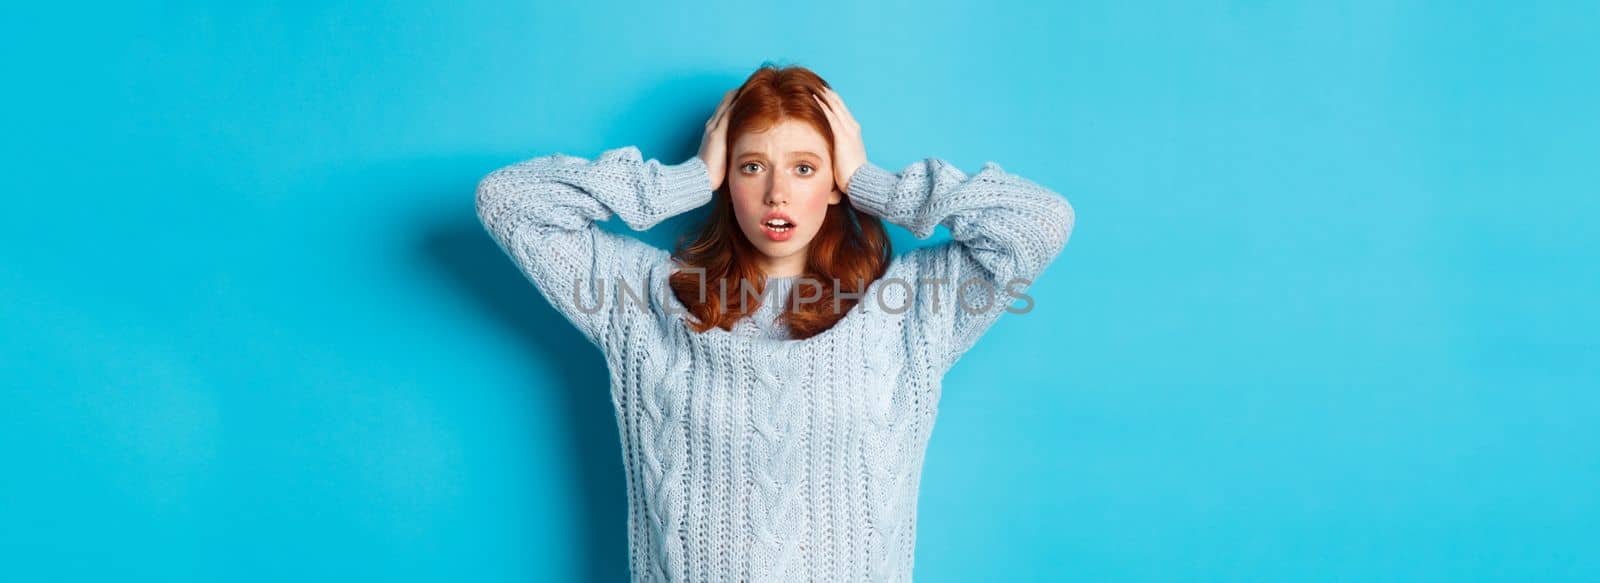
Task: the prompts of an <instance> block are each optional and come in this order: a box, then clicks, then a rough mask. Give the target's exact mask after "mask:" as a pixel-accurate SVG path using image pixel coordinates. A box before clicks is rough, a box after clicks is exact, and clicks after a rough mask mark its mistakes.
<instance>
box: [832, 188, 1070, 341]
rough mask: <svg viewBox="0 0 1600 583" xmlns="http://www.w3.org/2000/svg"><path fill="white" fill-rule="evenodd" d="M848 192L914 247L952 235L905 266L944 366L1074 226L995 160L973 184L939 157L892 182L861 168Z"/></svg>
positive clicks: (1047, 195) (1064, 207)
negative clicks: (941, 230) (944, 231)
mask: <svg viewBox="0 0 1600 583" xmlns="http://www.w3.org/2000/svg"><path fill="white" fill-rule="evenodd" d="M849 192H850V200H851V201H852V203H851V204H852V205H853V206H855V208H857V209H860V210H862V211H863V212H866V213H868V214H871V215H873V216H877V217H880V218H882V219H884V220H886V221H888V222H890V223H894V224H896V225H900V226H902V227H905V228H906V229H907V230H909V231H911V233H912V234H913V235H915V236H916V237H917V238H919V239H927V238H928V237H930V236H932V235H933V232H934V229H935V227H937V226H938V225H944V226H945V227H946V228H948V229H949V230H950V238H951V241H950V242H948V243H945V244H943V245H938V246H934V247H929V248H923V249H917V250H915V251H912V252H911V253H908V254H907V255H906V258H905V259H906V260H909V261H912V262H913V263H914V264H915V265H916V267H917V269H916V270H915V273H916V276H917V278H918V279H919V280H920V281H915V282H906V283H907V284H908V285H910V286H912V287H913V288H914V289H915V290H916V297H917V298H918V304H920V305H921V306H922V307H920V308H919V309H918V311H917V315H918V317H919V318H920V319H921V320H922V321H923V322H922V325H923V326H924V329H925V330H927V332H929V337H930V338H929V339H930V341H931V342H932V344H934V346H933V348H934V349H935V351H936V354H937V355H938V357H939V358H940V359H941V364H942V365H944V366H949V365H951V364H954V363H955V360H956V359H958V358H960V356H961V354H962V353H964V352H966V351H967V350H968V349H969V348H971V347H972V345H973V343H974V342H976V341H977V339H978V337H979V336H980V335H982V334H983V332H984V331H985V330H987V329H988V328H989V327H990V326H991V325H992V324H993V323H994V322H995V320H996V319H998V318H999V316H1000V314H1001V313H1003V312H1004V311H1005V310H1006V307H1007V306H1009V305H1011V304H1012V303H1013V300H1014V299H1015V298H1014V296H1013V295H1012V294H1020V293H1021V292H1022V291H1024V290H1025V289H1026V288H1027V287H1028V286H1029V285H1030V284H1031V283H1032V281H1033V279H1034V278H1035V277H1037V276H1038V275H1039V273H1040V272H1042V271H1043V270H1044V268H1045V266H1047V265H1049V264H1050V262H1051V261H1053V260H1054V259H1055V258H1056V256H1057V255H1059V254H1060V252H1061V249H1062V248H1063V247H1064V246H1066V244H1067V238H1068V237H1070V236H1071V234H1072V227H1073V225H1074V223H1075V222H1076V214H1075V213H1074V212H1073V209H1072V205H1071V204H1069V203H1068V202H1067V199H1066V198H1063V197H1062V196H1061V195H1059V194H1056V193H1055V192H1052V191H1051V190H1049V189H1047V188H1044V187H1043V186H1040V185H1038V184H1036V183H1034V182H1031V181H1029V180H1027V179H1024V178H1022V177H1020V176H1016V175H1014V174H1008V173H1006V172H1005V171H1004V170H1002V169H1001V168H1000V166H999V165H997V164H995V163H993V162H990V163H987V164H985V165H984V167H983V169H982V170H980V171H978V173H976V174H973V175H971V176H968V175H966V174H965V173H963V172H962V171H961V170H959V169H957V168H955V167H954V166H951V165H950V164H948V163H946V162H944V161H943V160H939V159H936V158H928V159H925V160H923V161H921V162H917V163H913V164H911V165H908V166H906V167H905V169H903V170H901V171H900V172H899V173H898V174H894V173H890V172H889V171H887V170H885V169H883V168H881V167H879V166H877V165H875V164H872V163H870V162H865V163H863V164H862V165H861V166H860V167H859V168H858V169H857V170H856V171H855V173H854V174H853V175H852V176H851V178H850V179H849ZM936 291H937V293H936V295H929V294H935V292H936ZM963 296H966V297H967V299H966V302H965V303H963V302H961V301H960V298H961V297H963ZM980 308H982V309H980Z"/></svg>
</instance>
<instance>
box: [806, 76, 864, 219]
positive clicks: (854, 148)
mask: <svg viewBox="0 0 1600 583" xmlns="http://www.w3.org/2000/svg"><path fill="white" fill-rule="evenodd" d="M812 97H815V98H816V100H817V103H818V104H819V105H821V106H822V112H823V113H824V114H825V115H827V116H828V125H830V126H832V127H833V179H834V182H835V183H837V184H838V185H839V192H844V193H849V192H850V176H851V175H853V174H855V172H856V170H857V169H859V168H861V166H862V165H863V164H866V163H867V146H866V144H864V143H862V141H861V124H859V123H856V118H855V116H852V115H850V110H849V109H847V108H845V106H844V100H843V99H840V98H839V94H838V93H835V92H834V91H833V89H829V88H823V90H822V94H820V95H816V94H813V95H812Z"/></svg>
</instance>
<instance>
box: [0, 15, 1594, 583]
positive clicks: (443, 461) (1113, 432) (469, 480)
mask: <svg viewBox="0 0 1600 583" xmlns="http://www.w3.org/2000/svg"><path fill="white" fill-rule="evenodd" d="M1256 4H1257V3H1252V2H1227V3H1213V4H1212V5H1210V6H1205V7H1198V6H1192V5H1189V4H1188V3H1177V2H1171V3H1148V4H1131V3H1123V2H1105V3H1098V4H1070V5H1069V4H1065V3H1045V2H1035V3H1015V2H983V3H981V4H979V3H972V4H956V3H945V2H939V3H899V4H884V5H879V6H872V7H868V6H860V5H856V4H855V3H838V4H827V3H804V4H789V5H785V6H783V7H779V8H774V7H766V6H757V5H750V4H745V3H734V2H715V3H704V4H702V5H699V6H695V7H690V6H679V5H668V4H667V3H656V2H651V3H637V4H621V5H604V4H601V3H594V4H589V5H586V6H584V7H582V8H570V9H569V8H561V7H557V6H554V5H533V3H524V4H488V3H466V2H431V3H412V4H410V5H407V6H403V7H401V6H384V5H381V4H379V3H372V4H351V3H329V2H296V3H288V4H284V5H281V6H277V7H256V6H232V5H224V4H223V3H215V4H213V5H190V4H189V3H179V2H172V3H160V4H152V5H146V6H117V5H105V6H68V7H61V8H47V7H44V6H43V5H42V4H18V5H8V6H7V7H5V8H3V9H0V11H3V12H0V14H3V20H4V21H5V22H6V23H7V24H6V29H7V32H6V34H4V35H0V47H3V50H4V53H5V58H4V59H3V63H0V67H4V69H3V77H0V78H4V79H5V80H6V85H7V86H8V87H9V88H8V89H7V91H5V95H4V97H0V100H3V108H0V110H3V115H4V124H3V126H4V128H5V130H4V138H3V139H0V144H3V146H0V147H3V150H0V160H3V164H4V166H5V169H4V184H5V192H6V194H5V210H4V212H3V213H0V383H3V385H0V455H3V456H4V463H5V470H4V472H3V473H0V579H7V580H12V581H21V580H35V579H38V580H117V581H146V580H162V581H183V580H212V581H222V580H227V581H248V580H262V581H268V580H274V581H276V580H350V579H362V580H368V579H371V580H376V579H380V578H381V579H384V580H392V581H408V580H417V581H422V580H434V581H438V580H466V581H516V580H521V581H527V580H580V581H612V580H618V579H621V578H623V577H625V575H626V570H625V569H626V566H625V557H626V554H625V553H626V538H625V533H624V530H623V525H624V520H625V509H624V502H625V497H624V490H623V488H624V480H623V474H622V468H621V458H620V452H619V446H618V441H617V435H616V428H615V424H614V420H613V418H612V416H611V415H612V413H611V411H610V409H609V404H608V401H607V399H606V388H605V381H606V375H605V370H604V368H603V366H604V365H603V362H602V360H601V359H600V357H599V355H598V353H597V352H596V351H594V350H593V349H592V348H590V347H588V346H587V345H586V344H584V343H583V341H582V339H581V337H579V336H578V335H577V333H576V332H575V331H573V330H572V329H571V328H570V327H569V326H567V325H566V324H565V322H564V321H562V320H560V319H559V316H558V315H557V314H556V313H555V312H554V311H553V310H552V309H551V308H550V307H549V306H548V304H546V303H545V302H544V300H543V299H542V298H541V297H540V296H539V295H538V293H537V291H536V290H535V288H533V287H532V285H531V284H529V283H527V282H526V281H525V280H523V279H522V278H521V276H520V275H519V273H518V272H517V271H516V270H515V269H514V267H513V266H512V265H511V263H510V261H509V260H508V259H507V258H506V257H505V256H504V255H502V254H501V253H500V251H499V250H498V249H497V248H496V247H495V245H494V243H493V242H492V240H491V239H489V238H488V236H487V234H485V233H484V232H483V231H482V230H481V227H480V226H479V225H478V223H477V219H476V216H475V214H474V211H473V188H474V186H475V185H476V182H477V180H478V179H479V178H480V177H482V176H483V175H484V174H486V173H488V172H489V171H491V170H493V169H495V168H497V167H500V166H503V165H506V164H509V163H512V162H515V161H518V160H522V159H526V158H528V157H532V156H536V155H542V154H547V153H552V152H556V151H561V152H565V153H569V154H574V155H582V156H593V155H596V154H598V153H599V152H601V151H603V150H605V149H608V148H614V147H620V146H625V145H637V146H639V147H640V148H641V150H643V152H644V153H645V155H646V156H647V157H653V158H658V159H662V160H665V161H670V162H675V161H682V160H684V159H687V158H688V157H689V156H691V155H693V153H694V151H695V147H696V144H697V140H698V132H699V129H700V127H701V125H702V124H703V122H704V120H705V117H706V116H707V115H708V114H709V113H710V112H711V110H712V108H713V106H714V105H715V102H716V101H717V99H718V98H719V97H720V96H721V93H722V92H723V91H724V90H726V89H728V88H731V87H733V86H734V85H736V84H737V83H739V82H740V81H742V80H743V78H744V76H745V75H747V74H748V73H749V72H750V71H752V70H753V69H754V68H755V67H756V66H758V65H760V64H761V62H763V61H767V60H773V61H777V62H780V63H785V64H787V63H797V64H802V65H806V66H809V67H812V68H813V69H815V70H816V71H818V72H819V73H821V74H822V75H823V76H824V77H825V78H827V79H828V80H830V81H831V82H832V83H833V84H834V85H835V87H836V88H837V89H838V90H839V91H840V93H841V95H842V96H843V97H844V98H845V100H846V102H847V103H848V104H849V106H850V107H851V109H852V110H853V112H854V113H855V115H856V117H857V118H858V119H859V120H860V121H861V123H862V125H863V128H864V129H863V133H864V136H865V138H866V142H867V150H868V153H869V155H870V157H871V158H872V159H873V160H874V161H876V162H878V163H880V164H882V165H885V166H887V167H892V168H899V167H901V166H902V165H904V164H907V163H910V162H912V161H915V160H917V159H920V158H922V157H928V156H933V157H940V158H944V159H946V160H949V161H951V162H953V163H955V164H957V165H958V166H961V167H963V168H965V169H967V170H969V171H974V170H976V169H977V168H978V167H979V166H980V165H981V164H982V163H983V162H985V161H995V162H997V163H1000V164H1001V165H1002V166H1003V167H1004V168H1006V169H1007V170H1009V171H1012V172H1015V173H1018V174H1021V175H1023V176H1026V177H1028V178H1031V179H1033V180H1036V181H1038V182H1040V183H1042V184H1045V185H1048V186H1050V187H1052V188H1054V189H1056V190H1058V191H1059V192H1061V193H1062V194H1064V195H1065V196H1067V197H1068V199H1069V200H1070V201H1071V202H1072V203H1073V205H1074V206H1075V207H1076V209H1077V212H1078V215H1079V224H1078V226H1077V229H1076V231H1075V232H1074V234H1073V237H1072V241H1071V243H1070V244H1069V245H1068V246H1067V248H1066V250H1065V252H1064V253H1063V254H1062V256H1061V257H1060V259H1059V260H1058V261H1057V262H1056V263H1055V264H1053V265H1052V266H1051V268H1050V269H1049V270H1047V271H1046V273H1045V274H1044V276H1043V277H1042V278H1040V279H1039V280H1038V281H1037V283H1036V284H1035V286H1034V287H1033V288H1032V289H1031V290H1030V291H1031V292H1032V294H1033V295H1034V296H1035V298H1036V299H1037V304H1036V307H1035V310H1034V311H1033V312H1032V313H1030V314H1027V315H1017V316H1007V317H1006V318H1004V319H1002V321H1001V322H1000V323H999V324H998V325H997V326H996V327H995V328H993V329H992V330H991V332H990V333H989V335H988V336H986V338H985V339H984V341H982V342H980V343H979V344H978V347H977V348H976V349H975V350H974V351H972V352H971V353H969V354H968V355H967V356H966V357H965V358H964V359H963V360H962V361H961V362H960V363H959V364H958V365H957V367H956V368H955V369H954V370H953V371H952V372H951V373H950V375H949V376H948V377H947V379H946V387H945V393H944V401H943V405H942V409H941V411H942V412H941V416H940V419H939V423H938V426H937V430H936V431H935V432H934V437H933V440H932V443H931V446H930V450H929V456H928V460H927V466H926V469H925V476H924V490H923V493H922V498H921V505H920V515H919V516H920V523H919V541H918V547H917V575H918V580H919V581H969V580H1017V581H1024V580H1033V581H1045V580H1060V579H1064V578H1076V579H1084V580H1122V581H1129V580H1152V581H1177V580H1219V579H1221V580H1259V581H1316V580H1329V581H1335V580H1338V581H1348V580H1367V581H1371V580H1394V581H1421V580H1449V581H1476V580H1503V581H1522V580H1542V581H1554V580H1590V581H1592V580H1596V579H1597V578H1600V553H1597V549H1600V494H1597V492H1600V428H1597V425H1596V422H1597V420H1600V397H1597V396H1596V394H1595V390H1596V387H1597V386H1600V383H1597V382H1596V381H1597V379H1600V364H1596V363H1597V362H1600V359H1596V358H1595V357H1596V350H1595V348H1596V346H1595V342H1594V340H1595V333H1594V330H1595V328H1596V325H1597V324H1600V313H1597V310H1596V308H1595V307H1594V302H1595V298H1596V297H1597V293H1600V276H1597V273H1596V267H1595V266H1596V264H1597V262H1596V257H1595V254H1594V251H1593V250H1594V249H1595V248H1596V246H1597V245H1600V240H1597V239H1600V237H1597V235H1596V229H1595V228H1594V226H1593V221H1594V219H1595V216H1596V211H1597V210H1600V205H1597V204H1596V202H1595V201H1596V196H1595V195H1596V193H1597V192H1600V188H1596V185H1597V184H1600V171H1597V168H1600V163H1597V162H1600V139H1597V137H1596V136H1597V135H1600V134H1597V132H1600V114H1597V110H1596V107H1595V104H1596V103H1600V67H1597V66H1596V64H1595V62H1596V58H1597V57H1600V42H1597V34H1596V23H1597V22H1600V8H1597V7H1596V6H1597V5H1596V4H1594V3H1581V2H1573V3H1569V4H1561V3H1542V2H1535V3H1494V2H1468V3H1462V2H1411V3H1400V4H1391V3H1356V4H1353V5H1347V6H1334V5H1332V4H1333V3H1320V2H1303V3H1296V4H1292V5H1291V4H1277V5H1272V6H1258V5H1256ZM1509 4H1516V6H1509ZM683 226H685V224H684V221H682V220H677V221H673V222H670V223H668V224H667V225H665V226H663V227H660V228H657V229H655V230H652V231H651V232H650V233H647V234H646V235H645V237H646V238H647V239H648V240H651V241H652V242H656V243H657V244H665V242H666V241H669V240H670V236H671V234H672V233H671V231H672V230H673V229H677V228H682V227H683ZM608 227H609V228H615V229H621V228H623V227H620V226H619V225H618V224H616V223H615V222H613V223H611V224H608ZM943 236H945V235H944V234H943V233H941V235H940V237H943ZM938 240H939V239H938V238H936V239H934V240H933V241H930V242H937V241H938ZM896 241H897V242H898V243H899V244H900V245H901V249H902V250H903V249H905V248H908V247H909V246H911V245H913V244H926V243H928V242H923V241H915V240H914V239H912V238H910V237H909V235H907V234H906V233H905V232H904V231H898V230H897V231H896Z"/></svg>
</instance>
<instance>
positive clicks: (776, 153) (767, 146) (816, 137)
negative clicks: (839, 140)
mask: <svg viewBox="0 0 1600 583" xmlns="http://www.w3.org/2000/svg"><path fill="white" fill-rule="evenodd" d="M827 150H828V142H827V141H825V140H823V139H822V134H821V133H820V132H818V131H817V129H816V128H813V127H811V125H810V124H808V123H806V122H803V121H798V120H784V121H782V122H780V123H778V124H777V125H774V126H772V127H770V128H767V129H764V130H761V131H750V132H744V133H743V134H740V136H739V139H738V140H737V141H735V142H734V146H733V153H734V155H735V156H743V155H745V154H762V155H766V156H773V157H795V156H804V155H809V156H813V157H821V156H822V155H823V154H824V153H825V152H827Z"/></svg>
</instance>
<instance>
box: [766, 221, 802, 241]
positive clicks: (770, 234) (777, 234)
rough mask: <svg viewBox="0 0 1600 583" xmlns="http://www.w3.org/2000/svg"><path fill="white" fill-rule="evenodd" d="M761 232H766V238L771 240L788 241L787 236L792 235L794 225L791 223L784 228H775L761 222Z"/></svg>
mask: <svg viewBox="0 0 1600 583" xmlns="http://www.w3.org/2000/svg"><path fill="white" fill-rule="evenodd" d="M761 232H763V233H766V234H767V238H768V239H771V240H773V241H788V240H789V237H793V236H794V225H792V224H791V225H790V226H789V227H788V228H786V229H775V228H773V227H772V225H768V224H766V223H762V224H761Z"/></svg>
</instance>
